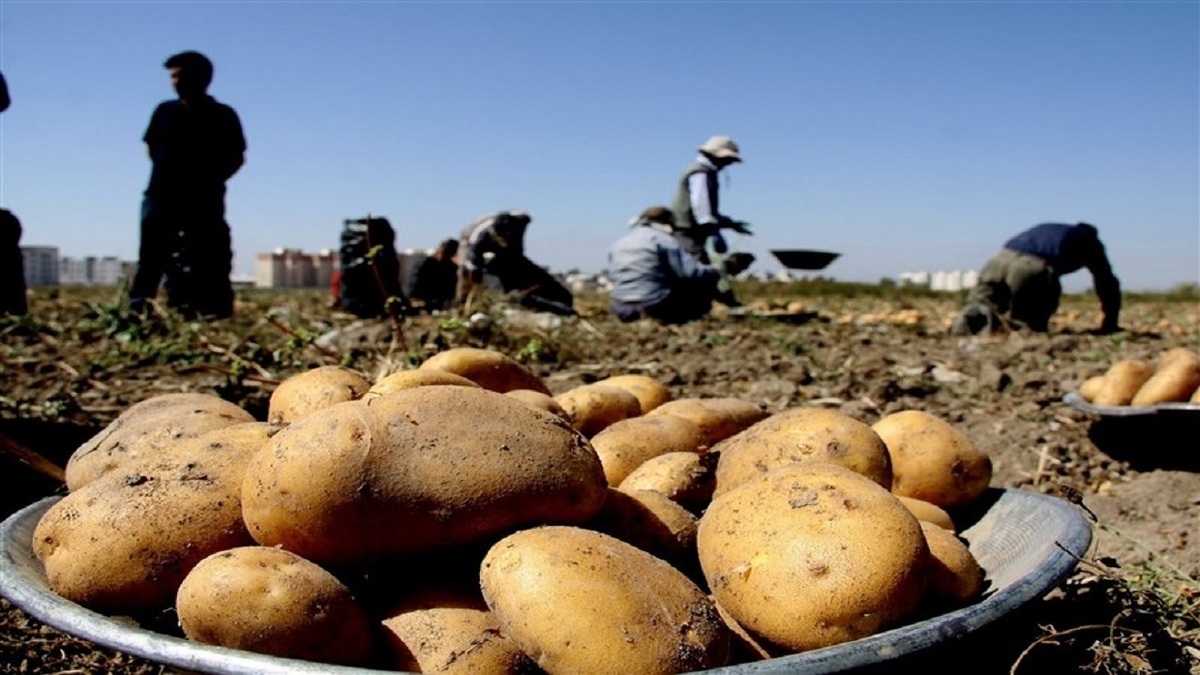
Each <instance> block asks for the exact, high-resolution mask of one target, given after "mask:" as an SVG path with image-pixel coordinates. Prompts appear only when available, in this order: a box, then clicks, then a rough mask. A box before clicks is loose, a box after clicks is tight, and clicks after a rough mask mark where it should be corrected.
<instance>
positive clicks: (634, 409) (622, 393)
mask: <svg viewBox="0 0 1200 675" xmlns="http://www.w3.org/2000/svg"><path fill="white" fill-rule="evenodd" d="M554 400H555V401H556V402H557V403H558V404H559V405H560V406H562V409H563V410H565V411H566V413H567V418H568V419H570V420H571V423H572V424H573V425H575V428H576V429H578V430H579V433H581V434H583V435H584V436H587V437H588V438H591V437H592V436H595V435H596V434H598V433H600V432H601V431H603V430H604V429H605V428H607V427H610V426H612V425H613V424H616V423H617V422H620V421H621V420H624V419H629V418H630V417H637V416H639V415H641V414H642V406H641V404H640V403H638V399H637V397H636V396H634V395H633V394H631V393H629V391H627V390H625V389H622V388H620V387H610V386H608V385H603V384H583V385H579V386H578V387H573V388H571V389H568V390H567V391H564V392H563V393H561V394H558V395H557V396H555V397H554Z"/></svg>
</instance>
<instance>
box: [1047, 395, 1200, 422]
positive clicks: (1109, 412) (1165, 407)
mask: <svg viewBox="0 0 1200 675" xmlns="http://www.w3.org/2000/svg"><path fill="white" fill-rule="evenodd" d="M1063 403H1066V404H1067V405H1069V406H1071V407H1072V408H1075V409H1077V410H1082V411H1083V412H1086V413H1091V414H1093V415H1100V416H1101V417H1153V416H1157V415H1172V416H1174V415H1195V416H1196V417H1197V419H1200V403H1158V404H1156V405H1145V406H1132V405H1094V404H1092V403H1088V402H1087V401H1086V400H1084V398H1083V396H1081V395H1080V394H1079V392H1077V391H1071V392H1067V393H1066V394H1065V395H1063Z"/></svg>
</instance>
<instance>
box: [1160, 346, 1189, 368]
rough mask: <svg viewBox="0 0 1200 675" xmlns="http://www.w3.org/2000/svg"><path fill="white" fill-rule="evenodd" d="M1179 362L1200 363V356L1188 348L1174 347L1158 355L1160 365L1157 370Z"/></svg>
mask: <svg viewBox="0 0 1200 675" xmlns="http://www.w3.org/2000/svg"><path fill="white" fill-rule="evenodd" d="M1178 361H1186V362H1191V363H1196V362H1200V354H1197V353H1196V352H1194V351H1192V350H1190V349H1188V348H1187V347H1173V348H1171V349H1168V350H1166V351H1164V352H1163V353H1162V354H1159V355H1158V365H1157V366H1156V368H1157V369H1162V368H1164V367H1166V366H1168V365H1170V364H1172V363H1176V362H1178Z"/></svg>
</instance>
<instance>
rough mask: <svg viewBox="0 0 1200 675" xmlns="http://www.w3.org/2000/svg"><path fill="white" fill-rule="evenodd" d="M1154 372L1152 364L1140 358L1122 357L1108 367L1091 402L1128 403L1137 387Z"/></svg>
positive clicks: (1108, 404) (1114, 404) (1105, 404)
mask: <svg viewBox="0 0 1200 675" xmlns="http://www.w3.org/2000/svg"><path fill="white" fill-rule="evenodd" d="M1153 374H1154V366H1153V365H1151V364H1150V362H1149V361H1143V360H1142V359H1122V360H1120V361H1117V362H1116V363H1114V364H1112V365H1111V366H1109V367H1108V370H1106V371H1105V372H1104V375H1103V377H1104V381H1103V382H1101V384H1100V386H1099V387H1097V389H1096V394H1095V396H1094V397H1093V398H1092V403H1095V404H1096V405H1100V406H1121V405H1129V402H1130V401H1132V400H1133V397H1134V396H1135V395H1137V392H1138V389H1141V387H1142V385H1143V384H1145V383H1146V380H1148V379H1150V376H1151V375H1153Z"/></svg>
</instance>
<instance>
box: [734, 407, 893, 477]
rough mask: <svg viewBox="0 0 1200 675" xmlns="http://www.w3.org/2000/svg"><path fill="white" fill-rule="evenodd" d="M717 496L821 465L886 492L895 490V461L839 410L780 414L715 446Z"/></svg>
mask: <svg viewBox="0 0 1200 675" xmlns="http://www.w3.org/2000/svg"><path fill="white" fill-rule="evenodd" d="M713 452H715V453H717V454H718V455H719V457H720V460H719V461H718V463H717V487H716V493H715V494H716V495H720V494H722V493H724V492H727V491H729V490H732V489H734V488H736V487H737V486H739V485H741V484H743V483H745V482H747V481H749V480H751V479H753V478H756V477H758V476H760V475H762V474H764V473H766V472H768V471H770V470H771V469H776V468H779V467H780V466H783V465H785V464H791V463H793V462H799V461H804V460H822V461H826V462H830V463H833V464H838V465H841V466H844V467H846V468H847V469H850V470H852V471H855V472H857V473H859V474H862V475H863V476H866V477H867V478H870V479H871V480H873V481H875V482H876V483H879V484H880V485H882V486H883V487H885V488H889V489H890V488H891V486H892V460H891V457H890V456H889V455H888V451H887V446H886V445H884V443H883V439H881V438H880V437H879V434H877V433H875V431H874V430H873V429H871V427H870V425H868V424H867V423H866V422H861V421H859V420H857V419H855V418H853V417H851V416H850V415H848V414H846V413H844V412H841V411H840V410H830V409H827V408H791V409H788V410H784V411H782V412H777V413H775V414H774V415H771V416H770V417H767V418H766V419H764V420H762V421H760V422H757V423H755V424H754V425H752V426H751V427H749V428H747V429H745V430H744V431H741V432H739V433H737V434H734V435H733V436H730V437H729V438H726V439H725V440H723V441H721V442H720V443H717V444H716V445H715V446H713Z"/></svg>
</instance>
